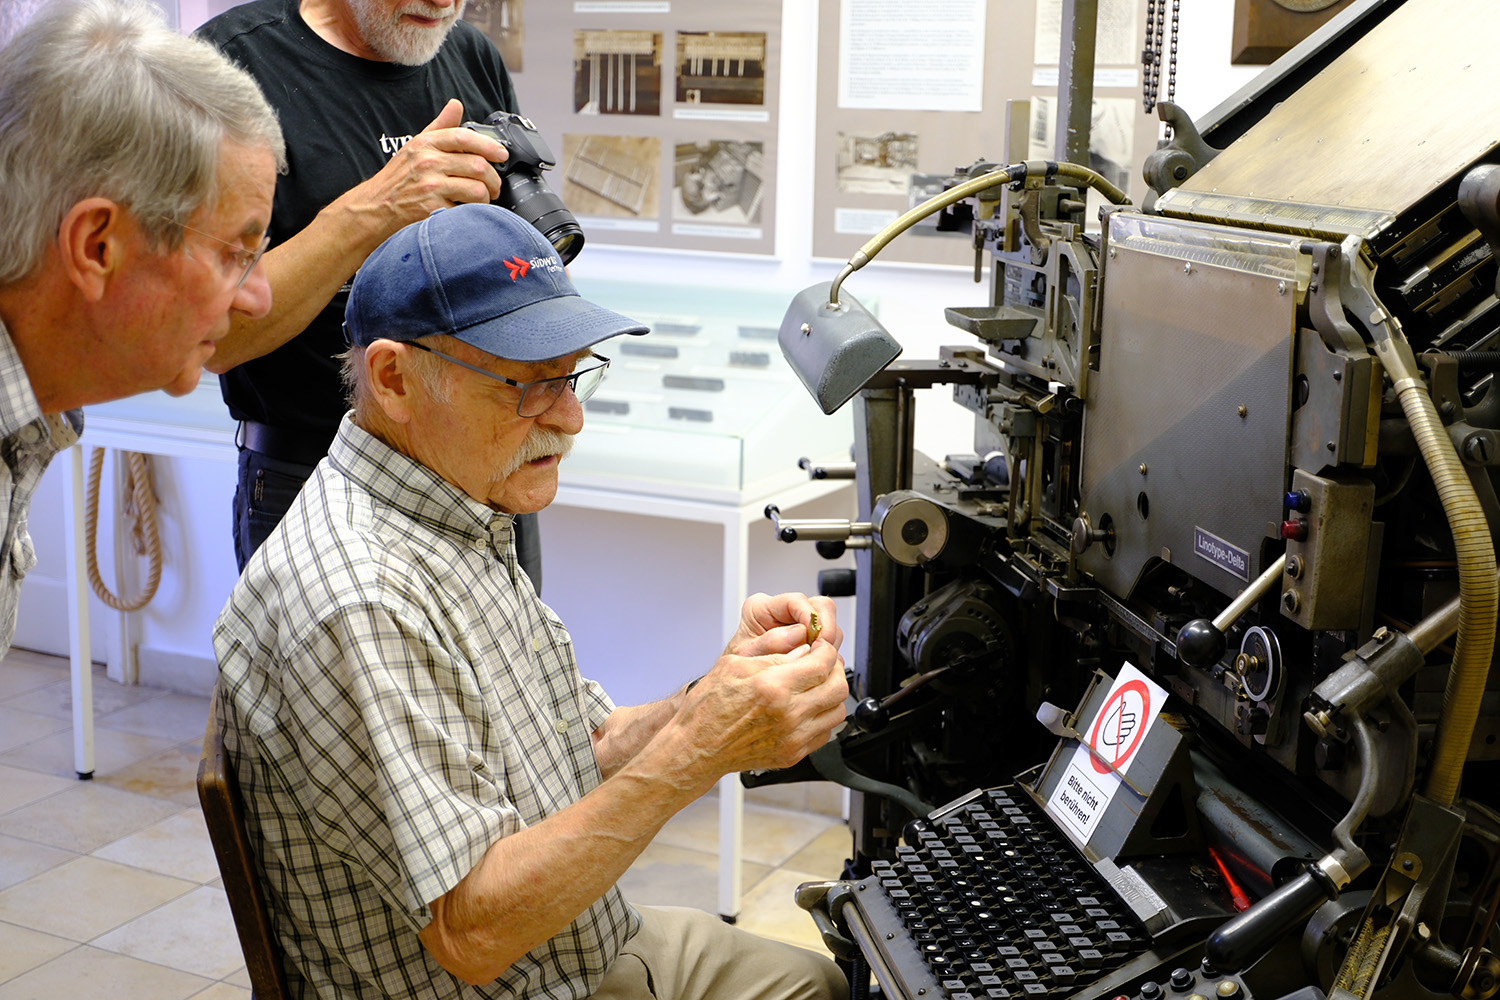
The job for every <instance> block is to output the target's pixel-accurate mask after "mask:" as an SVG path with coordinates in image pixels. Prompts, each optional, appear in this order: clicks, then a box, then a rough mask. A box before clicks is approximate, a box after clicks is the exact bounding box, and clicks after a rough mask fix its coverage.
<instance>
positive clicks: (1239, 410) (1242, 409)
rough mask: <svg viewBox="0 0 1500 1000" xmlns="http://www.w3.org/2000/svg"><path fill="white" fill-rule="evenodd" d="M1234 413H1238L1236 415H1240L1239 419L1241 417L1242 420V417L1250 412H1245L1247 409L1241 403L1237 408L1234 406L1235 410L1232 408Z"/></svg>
mask: <svg viewBox="0 0 1500 1000" xmlns="http://www.w3.org/2000/svg"><path fill="white" fill-rule="evenodd" d="M1234 412H1235V413H1238V414H1239V415H1240V417H1241V418H1243V417H1244V416H1245V414H1247V413H1249V412H1250V411H1249V410H1247V409H1245V406H1244V404H1243V403H1242V404H1240V405H1239V406H1236V407H1235V408H1234Z"/></svg>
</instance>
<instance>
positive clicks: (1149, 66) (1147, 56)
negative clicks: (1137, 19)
mask: <svg viewBox="0 0 1500 1000" xmlns="http://www.w3.org/2000/svg"><path fill="white" fill-rule="evenodd" d="M1161 2H1162V4H1163V9H1162V11H1161V16H1160V19H1158V15H1157V0H1146V45H1145V47H1144V48H1143V49H1141V95H1142V97H1143V99H1144V103H1145V106H1146V114H1148V115H1149V114H1151V113H1152V112H1153V111H1155V110H1156V95H1157V87H1158V86H1159V84H1160V81H1161V28H1162V27H1163V25H1162V24H1161V23H1160V22H1161V21H1165V20H1166V9H1165V3H1166V0H1161Z"/></svg>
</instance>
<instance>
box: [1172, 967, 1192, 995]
mask: <svg viewBox="0 0 1500 1000" xmlns="http://www.w3.org/2000/svg"><path fill="white" fill-rule="evenodd" d="M1191 985H1193V974H1192V972H1190V971H1189V970H1187V969H1173V970H1172V988H1173V989H1178V990H1185V989H1187V988H1188V987H1189V986H1191Z"/></svg>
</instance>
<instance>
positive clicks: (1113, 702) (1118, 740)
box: [1089, 679, 1151, 774]
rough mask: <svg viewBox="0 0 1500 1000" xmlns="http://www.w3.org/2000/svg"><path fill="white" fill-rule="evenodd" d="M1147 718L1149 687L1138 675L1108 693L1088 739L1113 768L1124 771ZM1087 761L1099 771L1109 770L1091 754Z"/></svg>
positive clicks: (1102, 772) (1143, 729)
mask: <svg viewBox="0 0 1500 1000" xmlns="http://www.w3.org/2000/svg"><path fill="white" fill-rule="evenodd" d="M1150 718H1151V689H1150V688H1148V687H1147V686H1146V683H1145V681H1142V680H1140V679H1136V680H1130V681H1126V682H1125V683H1124V684H1121V685H1120V687H1119V688H1118V689H1117V690H1116V691H1115V693H1114V694H1112V695H1110V698H1109V701H1107V702H1105V703H1104V708H1103V709H1101V710H1100V712H1099V715H1098V717H1097V718H1095V719H1094V729H1093V731H1092V732H1090V733H1089V743H1090V745H1092V746H1093V748H1094V749H1095V750H1097V751H1098V752H1099V753H1100V754H1101V755H1102V756H1104V757H1105V758H1107V759H1108V760H1109V762H1110V763H1111V764H1113V765H1114V768H1115V770H1116V771H1124V770H1125V765H1126V764H1128V763H1130V758H1131V755H1133V754H1134V753H1135V751H1136V748H1137V747H1139V746H1140V744H1141V737H1143V736H1145V735H1146V725H1145V723H1146V721H1147V720H1149V719H1150ZM1089 763H1090V764H1092V765H1093V766H1094V770H1095V771H1098V772H1099V773H1100V774H1109V773H1110V771H1109V768H1107V767H1105V766H1104V765H1103V764H1102V763H1100V762H1099V761H1098V759H1096V758H1095V757H1094V756H1092V755H1090V756H1089Z"/></svg>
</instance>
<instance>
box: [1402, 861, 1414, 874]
mask: <svg viewBox="0 0 1500 1000" xmlns="http://www.w3.org/2000/svg"><path fill="white" fill-rule="evenodd" d="M1415 867H1417V866H1416V864H1415V863H1413V861H1412V859H1411V858H1402V859H1401V870H1402V871H1404V872H1409V871H1411V870H1412V869H1413V868H1415Z"/></svg>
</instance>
